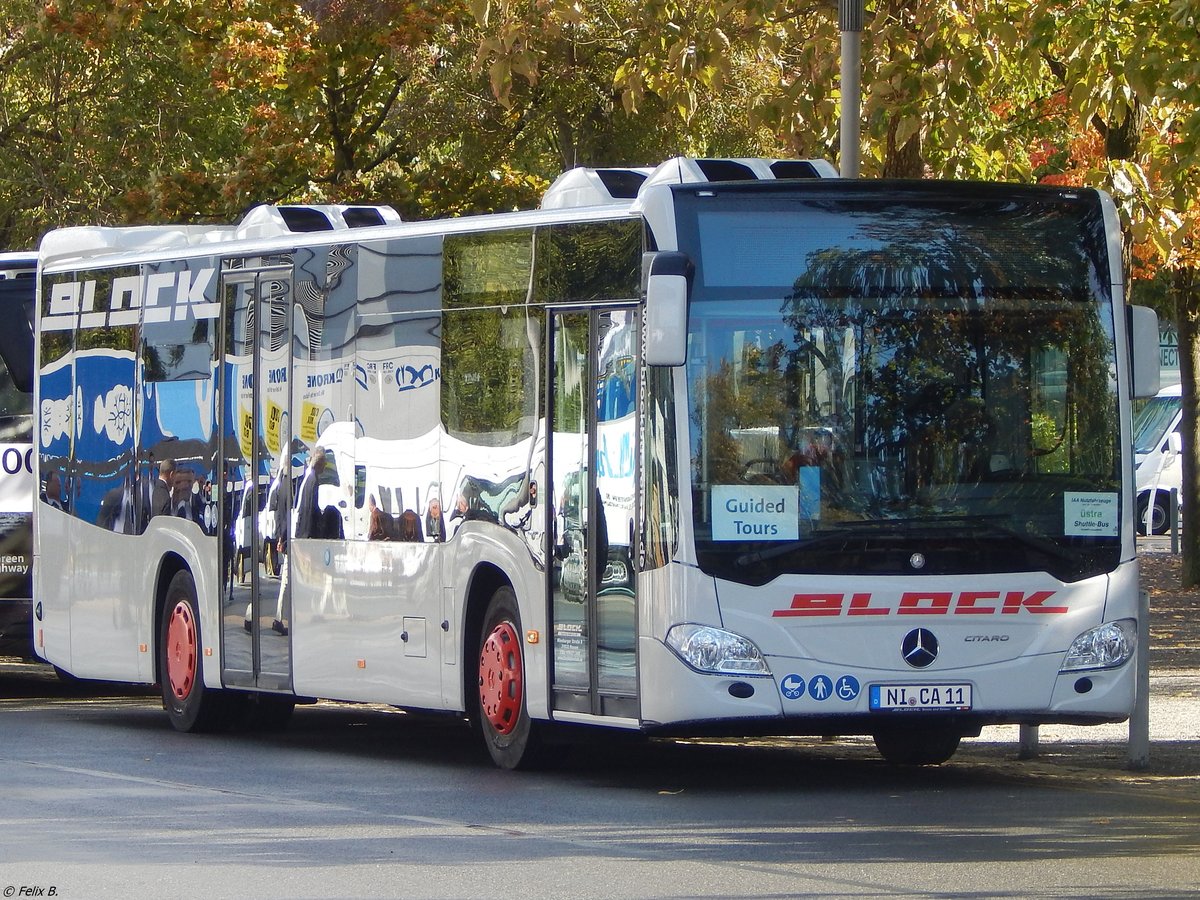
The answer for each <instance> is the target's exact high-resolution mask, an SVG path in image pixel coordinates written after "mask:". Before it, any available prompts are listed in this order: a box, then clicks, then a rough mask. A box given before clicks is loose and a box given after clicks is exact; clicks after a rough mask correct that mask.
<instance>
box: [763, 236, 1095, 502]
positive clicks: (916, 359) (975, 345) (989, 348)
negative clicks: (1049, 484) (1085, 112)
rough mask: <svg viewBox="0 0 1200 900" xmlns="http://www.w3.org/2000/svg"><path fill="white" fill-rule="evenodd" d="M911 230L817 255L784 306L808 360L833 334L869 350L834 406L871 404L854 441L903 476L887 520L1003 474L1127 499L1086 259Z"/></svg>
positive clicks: (861, 352)
mask: <svg viewBox="0 0 1200 900" xmlns="http://www.w3.org/2000/svg"><path fill="white" fill-rule="evenodd" d="M1025 224H1026V225H1028V224H1029V223H1025ZM1043 224H1044V223H1043ZM896 225H897V223H895V222H887V223H885V227H882V228H880V229H878V230H879V231H880V232H881V233H880V234H879V235H877V236H881V237H885V238H886V239H887V242H886V243H883V244H880V245H879V246H877V247H874V248H872V249H869V250H824V251H821V252H819V253H814V254H812V256H811V258H810V259H809V260H808V261H807V265H806V267H805V271H804V274H803V275H802V276H801V277H800V278H798V279H797V281H796V283H795V287H794V291H793V293H792V295H791V296H790V297H788V298H786V299H785V301H784V321H785V322H786V323H787V324H788V326H789V327H790V328H791V329H792V330H793V332H794V334H795V335H796V338H795V339H794V340H793V341H792V344H793V346H794V348H795V349H794V350H793V351H792V353H793V354H794V355H796V356H800V355H803V354H805V353H807V352H808V351H807V350H806V345H810V344H811V336H812V335H813V334H814V333H818V332H820V333H825V334H828V333H830V332H833V333H843V334H847V335H848V338H847V340H849V341H851V342H852V343H853V346H854V350H855V353H854V359H855V366H856V369H857V371H856V373H855V375H854V381H855V383H854V385H853V387H852V388H851V389H849V390H847V391H837V390H834V391H833V394H832V396H831V397H830V401H831V402H830V405H831V406H832V407H834V408H836V407H839V406H844V405H845V403H846V401H847V400H848V396H847V395H848V394H850V393H854V394H856V396H857V404H856V408H855V410H854V422H853V431H854V441H855V443H856V445H857V446H858V448H859V450H860V452H861V453H863V454H866V455H868V456H870V457H873V458H878V459H881V460H886V461H887V469H888V472H887V474H886V477H885V478H884V479H883V482H882V483H880V480H879V479H876V484H875V488H876V491H875V493H876V495H877V496H876V498H875V499H876V500H877V501H882V503H883V507H884V508H879V509H875V510H874V512H877V513H878V512H884V511H885V508H886V507H888V506H893V507H898V508H906V507H907V506H908V505H909V504H911V503H913V502H918V503H920V502H926V498H925V493H926V492H927V491H928V489H930V488H932V487H933V486H936V485H945V484H953V483H963V482H974V481H979V480H982V479H986V478H988V477H990V476H992V475H993V474H995V473H998V472H1001V471H1003V472H1011V473H1016V474H1022V475H1034V474H1039V473H1046V472H1050V471H1070V472H1073V473H1075V474H1080V475H1089V476H1098V477H1100V478H1102V479H1105V480H1106V481H1107V482H1108V483H1110V484H1111V481H1112V479H1113V478H1114V475H1115V464H1116V447H1115V442H1114V436H1115V434H1116V420H1115V406H1114V403H1113V397H1112V393H1111V386H1110V366H1111V358H1112V352H1111V346H1112V345H1111V342H1110V340H1109V339H1108V337H1107V335H1106V334H1105V331H1104V329H1103V327H1102V325H1101V323H1100V321H1099V319H1098V317H1097V315H1096V310H1095V307H1094V306H1093V305H1092V304H1091V303H1088V302H1086V298H1084V297H1080V296H1078V294H1079V292H1080V290H1081V288H1082V287H1083V286H1086V284H1087V283H1088V282H1087V281H1086V280H1083V278H1082V276H1083V275H1084V274H1085V273H1083V272H1081V271H1080V267H1081V263H1082V261H1083V260H1085V259H1086V256H1085V254H1084V253H1083V252H1081V250H1080V248H1076V249H1075V252H1074V253H1069V254H1068V253H1062V252H1061V251H1060V252H1052V251H1050V250H1049V249H1045V248H1050V247H1056V246H1057V247H1061V241H1062V238H1061V237H1060V239H1059V242H1058V243H1057V244H1056V243H1054V242H1052V241H1049V240H1047V241H1045V242H1041V241H1038V240H1036V239H1035V240H1026V241H1023V242H1021V244H1020V246H1019V247H1017V246H1014V244H1013V241H1012V237H1013V235H1012V233H1011V230H1010V228H1008V227H1005V228H997V229H994V230H991V231H985V230H983V229H978V230H973V231H972V233H971V234H970V235H968V236H967V238H966V239H963V237H962V236H960V235H958V234H957V233H956V231H955V230H954V229H950V228H949V227H946V226H940V227H939V228H938V229H936V230H935V231H934V232H933V234H934V237H933V239H932V240H931V239H928V238H927V237H925V235H927V234H928V233H929V232H928V231H927V230H926V229H922V228H920V227H916V228H914V227H913V223H912V222H908V223H906V226H905V227H906V229H908V230H909V231H910V233H911V234H913V235H916V236H915V237H905V236H903V235H897V234H896V233H895V231H896V230H898V229H897V228H896ZM871 231H872V229H871V228H864V232H867V233H869V232H871ZM1047 237H1048V236H1047ZM828 374H829V375H831V376H832V377H831V378H827V379H826V383H827V384H828V385H830V386H831V387H835V386H836V385H840V384H841V383H842V373H840V372H837V371H833V372H830V373H828ZM835 418H837V419H838V421H839V422H840V424H841V426H842V428H843V429H845V428H846V427H847V426H848V425H849V424H850V423H848V422H847V421H846V418H845V417H844V416H843V415H835Z"/></svg>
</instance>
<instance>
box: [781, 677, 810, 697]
mask: <svg viewBox="0 0 1200 900" xmlns="http://www.w3.org/2000/svg"><path fill="white" fill-rule="evenodd" d="M779 690H780V691H781V692H782V693H783V696H785V697H787V698H788V699H789V700H799V699H800V698H801V697H803V696H804V679H803V678H801V677H800V676H799V675H788V676H787V677H785V678H784V679H783V681H781V682H780V683H779Z"/></svg>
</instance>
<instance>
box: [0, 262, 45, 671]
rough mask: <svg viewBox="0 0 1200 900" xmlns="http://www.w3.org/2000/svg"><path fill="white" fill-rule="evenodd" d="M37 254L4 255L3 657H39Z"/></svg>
mask: <svg viewBox="0 0 1200 900" xmlns="http://www.w3.org/2000/svg"><path fill="white" fill-rule="evenodd" d="M36 276H37V253H36V252H33V251H25V252H4V253H0V311H3V314H4V325H3V327H0V655H16V656H24V657H31V656H32V655H33V629H32V627H31V622H32V619H33V615H32V590H33V526H32V517H33V497H34V494H35V491H34V480H33V440H32V435H33V305H34V299H35V296H36V293H35V287H36V280H37V279H36Z"/></svg>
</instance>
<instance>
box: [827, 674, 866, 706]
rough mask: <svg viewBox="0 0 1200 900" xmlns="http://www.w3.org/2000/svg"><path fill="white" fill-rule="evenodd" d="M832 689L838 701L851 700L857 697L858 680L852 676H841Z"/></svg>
mask: <svg viewBox="0 0 1200 900" xmlns="http://www.w3.org/2000/svg"><path fill="white" fill-rule="evenodd" d="M833 689H834V691H835V692H836V693H837V695H838V699H839V700H853V699H854V698H855V697H857V696H858V692H859V690H860V688H859V684H858V679H857V678H855V677H854V676H853V675H843V676H842V677H841V678H839V679H838V680H837V684H836V685H835V686H834V688H833Z"/></svg>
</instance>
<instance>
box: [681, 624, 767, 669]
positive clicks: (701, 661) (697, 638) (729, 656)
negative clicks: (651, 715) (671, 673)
mask: <svg viewBox="0 0 1200 900" xmlns="http://www.w3.org/2000/svg"><path fill="white" fill-rule="evenodd" d="M667 646H668V647H670V648H671V649H672V650H674V651H675V654H676V655H677V656H678V657H679V658H680V659H682V660H683V661H684V662H685V663H687V664H688V665H689V666H691V667H692V668H693V669H696V670H697V671H700V672H711V673H713V674H721V675H770V674H771V670H770V669H769V668H767V661H766V660H765V659H763V655H762V653H761V652H760V651H759V649H758V648H757V647H756V646H754V644H753V643H752V642H751V641H748V640H746V638H744V637H742V636H741V635H740V634H734V633H733V632H731V631H723V630H722V629H720V628H713V627H711V626H709V625H692V624H688V625H676V626H674V627H673V628H672V629H671V630H670V631H668V632H667Z"/></svg>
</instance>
